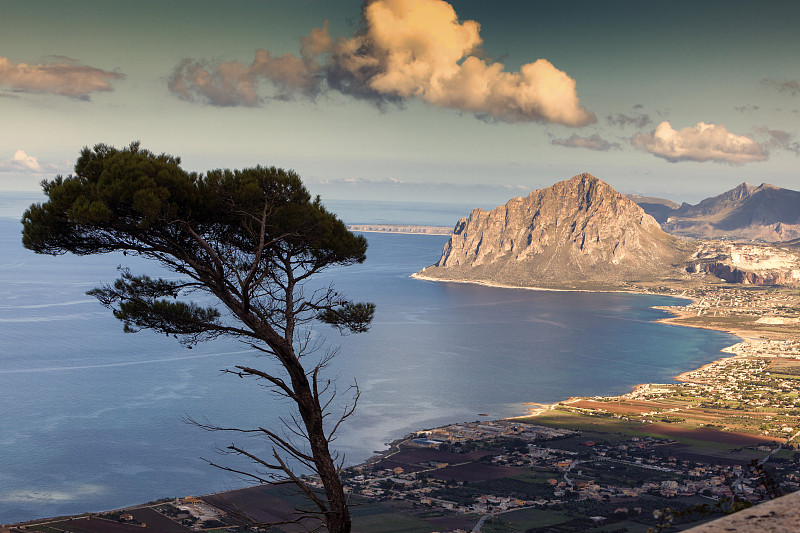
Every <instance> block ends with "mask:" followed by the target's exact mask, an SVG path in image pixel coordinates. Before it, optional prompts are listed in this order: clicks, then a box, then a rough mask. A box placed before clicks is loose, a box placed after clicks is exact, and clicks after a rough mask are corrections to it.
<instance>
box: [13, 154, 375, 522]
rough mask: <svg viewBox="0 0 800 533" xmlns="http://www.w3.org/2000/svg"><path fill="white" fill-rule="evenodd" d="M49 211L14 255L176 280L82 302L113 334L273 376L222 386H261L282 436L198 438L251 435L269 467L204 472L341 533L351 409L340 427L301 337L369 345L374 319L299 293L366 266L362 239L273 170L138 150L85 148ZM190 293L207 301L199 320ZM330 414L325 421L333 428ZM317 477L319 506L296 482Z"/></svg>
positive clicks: (26, 220) (30, 221)
mask: <svg viewBox="0 0 800 533" xmlns="http://www.w3.org/2000/svg"><path fill="white" fill-rule="evenodd" d="M42 186H43V189H44V192H45V194H46V195H47V201H46V202H45V203H43V204H34V205H32V206H30V207H29V208H28V210H27V211H26V212H25V214H24V216H23V221H22V222H23V226H24V230H23V237H22V240H23V244H24V245H25V247H27V248H29V249H31V250H33V251H35V252H37V253H43V254H52V255H59V254H64V253H67V252H70V253H74V254H77V255H91V254H100V253H107V252H115V251H121V252H122V253H123V254H132V255H136V256H141V257H144V258H147V259H151V260H153V261H155V262H156V263H158V264H160V265H161V266H162V267H164V268H166V269H167V270H170V271H172V272H174V273H176V274H178V275H179V276H180V277H181V278H182V279H179V280H176V279H172V278H170V279H163V278H153V277H150V276H148V275H134V274H133V273H131V272H130V271H129V270H127V269H124V268H123V269H122V271H121V277H120V278H119V279H118V280H117V281H116V282H114V283H112V284H108V285H105V286H103V287H99V288H97V289H94V290H92V291H90V294H92V295H94V296H95V297H97V299H98V300H99V301H100V302H101V303H102V304H103V305H105V306H106V307H108V308H110V309H111V310H112V311H113V313H114V316H115V317H117V318H118V319H119V320H121V321H122V322H123V323H124V326H125V331H127V332H136V331H139V330H142V329H151V330H154V331H156V332H160V333H165V334H167V335H172V336H175V337H176V338H178V339H180V341H181V342H182V343H184V344H185V345H187V346H188V347H191V346H192V345H194V344H195V343H197V342H200V341H204V340H208V339H214V338H217V337H223V336H225V337H232V338H235V339H238V340H240V341H242V342H244V343H245V344H247V345H249V346H251V347H252V348H253V349H255V350H257V351H258V352H261V353H263V354H266V355H268V356H270V357H272V358H275V359H276V360H277V361H279V362H280V368H281V373H272V372H270V371H266V370H264V369H259V368H254V367H250V366H246V365H240V366H236V367H235V368H233V369H229V370H228V372H229V373H231V374H233V375H236V376H239V377H241V378H253V379H258V380H263V381H264V382H266V384H267V385H268V386H269V387H271V389H272V390H273V391H275V392H277V393H278V394H279V395H281V396H283V397H285V398H288V399H290V400H291V401H292V404H293V407H294V411H293V412H292V413H291V414H290V416H288V417H286V418H285V420H286V421H287V427H285V428H283V431H280V430H276V429H269V428H264V427H254V428H230V427H223V426H212V425H209V424H198V425H200V426H201V427H203V428H205V429H209V430H218V431H228V432H232V433H234V434H239V435H253V434H255V435H260V436H262V437H264V438H266V439H268V440H269V441H270V442H271V444H272V456H271V457H257V456H255V455H254V454H252V453H250V452H248V451H247V449H246V448H244V447H241V446H239V445H236V444H232V445H231V446H229V447H228V449H227V451H228V452H229V453H230V454H233V455H235V456H239V457H242V458H245V459H246V460H248V461H250V462H252V465H253V467H252V468H246V469H241V468H235V467H232V466H227V465H217V464H215V463H213V462H210V461H209V462H210V463H211V464H212V465H214V466H218V467H219V468H223V469H225V470H230V471H232V472H236V473H239V474H242V475H245V476H247V477H250V478H251V479H253V480H256V481H258V482H275V481H285V480H289V481H292V482H294V483H295V484H296V485H297V486H298V487H299V488H300V489H301V491H302V492H303V493H304V494H305V496H306V497H307V498H308V499H309V500H311V501H312V502H313V504H314V507H315V509H314V510H313V512H312V511H307V512H306V511H304V512H299V511H298V513H297V514H296V515H295V517H294V518H292V521H300V520H303V519H307V518H315V519H317V520H319V522H320V523H321V525H323V526H324V527H326V528H327V529H328V530H329V531H331V532H347V531H349V530H350V528H351V519H350V514H349V511H348V508H347V504H346V500H345V496H344V492H343V489H342V485H341V481H340V479H339V470H340V468H341V466H342V465H341V463H340V462H339V457H338V455H337V454H336V453H335V452H332V451H331V450H330V448H329V445H330V443H331V441H332V439H333V438H334V435H335V433H336V430H337V429H338V428H339V425H340V424H341V423H342V422H343V421H344V420H345V419H347V418H348V417H349V416H350V415H351V414H352V412H353V409H355V404H356V401H357V399H358V388H357V385H353V386H352V387H351V388H350V391H351V392H352V393H353V397H352V401H350V402H348V403H346V404H345V405H344V406H339V407H340V408H341V409H342V410H341V411H339V412H338V413H330V412H329V411H330V410H331V409H334V408H337V405H338V404H337V403H336V402H334V399H335V397H336V393H337V390H336V384H335V382H332V381H331V380H329V379H327V378H324V377H323V373H324V370H325V368H326V366H327V365H328V363H329V361H330V357H331V353H330V352H327V353H325V354H321V355H318V356H317V359H316V362H312V364H309V363H308V362H307V361H308V359H303V358H304V357H305V356H308V355H311V354H312V353H314V352H315V351H317V350H318V349H319V348H320V347H319V346H317V345H315V343H314V342H313V340H312V336H311V335H310V332H309V331H308V330H307V326H308V325H309V324H310V323H312V322H314V321H322V322H326V323H328V324H331V325H333V326H334V327H337V328H339V329H340V330H341V331H343V332H346V331H349V332H356V333H357V332H364V331H367V329H368V327H369V324H370V321H371V319H372V315H373V311H374V306H373V305H372V304H366V303H355V302H351V301H349V300H347V299H346V298H345V297H344V296H342V295H340V294H339V293H337V292H336V291H335V290H334V289H333V288H332V287H329V288H327V289H323V290H317V291H309V292H304V290H303V289H304V286H305V285H306V283H307V282H308V280H309V279H310V278H311V277H312V276H314V275H315V274H317V273H319V272H320V271H322V270H324V269H326V268H328V267H330V266H332V265H351V264H354V263H360V262H362V261H364V259H365V253H366V248H367V243H366V240H365V239H364V238H363V237H359V236H355V235H353V234H352V233H350V232H349V231H347V228H346V227H345V226H344V224H343V223H342V222H341V221H340V220H339V219H337V218H336V217H335V216H334V215H332V214H331V213H329V212H327V211H326V210H325V208H324V207H323V206H322V205H321V203H320V200H319V198H318V197H317V198H316V199H312V198H311V196H310V195H309V193H308V191H307V190H306V189H305V188H304V187H303V185H302V183H301V181H300V178H299V177H298V176H297V175H296V174H295V173H294V172H290V171H285V170H281V169H278V168H275V167H271V168H264V167H256V168H249V169H244V170H234V171H231V170H214V171H210V172H208V173H206V174H196V173H189V172H186V171H184V170H183V169H182V168H181V167H180V159H179V158H176V157H173V156H170V155H166V154H161V155H156V154H154V153H152V152H149V151H147V150H143V149H141V148H140V146H139V144H138V143H133V144H131V145H130V146H129V147H127V148H125V149H122V150H119V149H116V148H113V147H110V146H106V145H102V144H100V145H97V146H95V147H94V148H93V149H89V148H84V149H83V150H82V151H81V154H80V157H79V158H78V160H77V162H76V165H75V175H70V176H68V177H66V178H64V177H62V176H57V177H56V178H55V179H53V180H51V181H44V182H43V183H42ZM192 293H195V294H201V295H204V296H206V297H210V298H211V299H213V300H214V304H215V305H211V306H201V305H198V304H196V303H194V302H193V301H190V300H187V299H186V297H187V296H188V295H190V294H192ZM331 414H335V415H336V416H333V417H331V416H330V415H331ZM298 466H300V467H303V469H304V470H306V471H308V470H310V471H311V472H313V473H315V474H317V475H318V476H319V478H320V479H321V481H322V484H323V486H324V493H319V492H316V491H314V490H313V489H312V487H311V486H310V485H309V484H308V483H307V482H306V481H305V480H304V479H303V478H301V476H300V475H299V474H298V473H296V472H295V469H297V468H298Z"/></svg>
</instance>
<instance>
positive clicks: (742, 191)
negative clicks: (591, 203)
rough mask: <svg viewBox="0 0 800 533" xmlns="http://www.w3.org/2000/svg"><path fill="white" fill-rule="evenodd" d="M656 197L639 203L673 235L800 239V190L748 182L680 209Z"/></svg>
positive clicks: (681, 206) (769, 240)
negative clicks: (670, 207) (660, 201)
mask: <svg viewBox="0 0 800 533" xmlns="http://www.w3.org/2000/svg"><path fill="white" fill-rule="evenodd" d="M654 200H660V199H642V200H638V201H637V203H638V204H639V205H640V207H642V208H643V209H644V210H645V211H646V212H648V213H649V214H651V215H653V216H654V217H655V218H656V219H657V220H658V222H659V223H660V224H661V227H662V229H664V231H666V232H667V233H670V234H672V235H677V236H680V237H690V238H706V239H708V238H730V239H748V240H763V241H768V242H782V241H789V240H792V239H797V238H800V192H798V191H793V190H791V189H784V188H781V187H776V186H774V185H770V184H768V183H762V184H761V185H757V186H754V185H750V184H749V183H747V182H744V183H741V184H739V185H737V186H736V187H734V188H733V189H731V190H729V191H725V192H723V193H722V194H719V195H717V196H713V197H710V198H706V199H704V200H702V201H701V202H699V203H697V204H695V205H691V204H688V203H686V202H684V203H683V204H681V205H680V206H679V207H677V208H676V209H669V205H668V204H665V203H659V202H658V201H654ZM635 201H636V200H635ZM662 202H670V201H669V200H663V201H662Z"/></svg>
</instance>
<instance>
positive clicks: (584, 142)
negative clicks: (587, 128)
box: [550, 133, 621, 152]
mask: <svg viewBox="0 0 800 533" xmlns="http://www.w3.org/2000/svg"><path fill="white" fill-rule="evenodd" d="M550 143H551V144H555V145H556V146H566V147H568V148H586V149H587V150H596V151H598V152H607V151H609V150H618V149H620V148H621V147H620V145H619V143H614V142H610V141H607V140H605V139H603V138H602V137H600V135H598V134H596V133H595V134H593V135H591V136H589V137H581V136H579V135H577V134H573V135H572V136H571V137H569V138H568V139H553V140H552V141H550Z"/></svg>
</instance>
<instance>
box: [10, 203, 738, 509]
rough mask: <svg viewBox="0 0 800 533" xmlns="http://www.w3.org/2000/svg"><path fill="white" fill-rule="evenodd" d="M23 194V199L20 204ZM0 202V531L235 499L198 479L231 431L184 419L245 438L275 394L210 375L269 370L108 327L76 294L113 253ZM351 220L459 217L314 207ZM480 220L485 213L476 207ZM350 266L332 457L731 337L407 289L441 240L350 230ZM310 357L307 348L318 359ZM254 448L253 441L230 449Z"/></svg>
mask: <svg viewBox="0 0 800 533" xmlns="http://www.w3.org/2000/svg"><path fill="white" fill-rule="evenodd" d="M34 199H35V198H34ZM30 201H31V197H22V196H17V197H9V198H0V409H1V410H2V411H1V412H2V413H3V414H2V416H0V523H10V522H16V521H21V520H26V519H31V518H35V517H42V516H53V515H59V514H68V513H69V514H71V513H79V512H84V511H98V510H103V509H110V508H116V507H122V506H125V505H131V504H136V503H141V502H145V501H149V500H154V499H157V498H161V497H174V496H180V495H188V494H203V493H210V492H215V491H219V490H226V489H231V488H237V487H241V486H243V485H244V482H243V481H242V480H240V479H236V478H232V477H230V475H228V474H226V473H224V472H222V471H219V470H217V469H214V468H212V467H210V466H208V465H207V464H206V463H205V462H203V460H202V459H201V458H207V459H211V460H214V461H224V460H225V458H224V457H220V456H219V455H217V454H216V453H215V449H216V448H220V447H224V446H226V445H228V444H230V443H231V442H232V441H233V440H234V438H233V437H232V436H230V435H222V434H219V433H207V432H203V431H201V430H198V429H197V428H195V427H193V426H190V425H187V424H186V423H184V422H182V419H183V418H185V417H187V416H190V417H194V418H196V419H201V420H203V419H208V420H209V421H211V422H216V423H220V424H226V425H228V424H230V425H232V426H240V427H249V426H254V425H264V424H273V425H274V424H276V423H277V417H278V416H279V415H280V414H281V413H284V412H285V411H284V408H285V406H284V405H283V404H282V402H281V401H280V399H278V398H276V397H275V396H273V395H271V394H270V393H269V392H268V391H266V390H264V389H263V388H261V387H259V386H257V385H256V384H255V383H252V382H248V381H247V380H242V379H238V378H235V377H232V376H230V375H224V374H222V373H221V372H220V370H221V369H224V368H228V367H231V366H232V365H235V364H247V365H261V366H264V367H266V368H272V366H271V365H272V363H271V361H270V360H268V359H265V358H258V357H255V356H254V355H253V354H252V353H251V352H250V350H248V349H247V347H246V346H243V345H241V344H238V343H236V342H230V341H225V342H223V341H215V342H211V343H206V344H203V345H199V346H197V347H195V348H194V349H193V350H188V349H186V348H184V347H182V346H180V345H179V344H178V343H177V342H176V341H174V340H172V339H168V338H165V337H163V336H159V335H155V334H152V333H148V332H142V333H138V334H124V333H123V332H122V326H121V324H120V323H119V322H118V321H116V320H115V319H114V318H113V317H111V315H110V312H109V311H107V310H106V309H104V308H103V307H101V306H100V305H99V304H98V303H97V302H96V301H95V300H94V299H93V298H90V297H87V296H86V295H85V292H86V291H87V290H88V289H91V288H93V287H95V286H97V285H98V284H100V283H102V282H108V281H112V280H113V279H114V278H115V277H116V274H117V272H116V267H117V265H119V264H121V263H124V264H126V265H128V266H130V267H131V268H132V270H134V271H135V272H152V268H151V267H149V266H148V265H147V263H146V262H144V261H141V260H139V261H132V260H131V259H130V258H123V257H121V256H117V255H114V256H112V255H106V256H98V257H74V256H69V255H68V256H60V257H49V256H38V255H35V254H33V253H31V252H29V251H27V250H24V249H23V248H22V246H21V244H20V241H19V231H20V225H19V211H20V206H22V205H27V203H29V202H30ZM327 205H328V206H329V207H330V208H331V210H333V211H335V212H337V213H340V214H341V216H342V218H343V219H344V220H345V221H347V222H352V223H378V222H386V223H392V222H395V223H415V222H416V223H423V224H433V225H452V224H454V223H455V221H456V220H457V219H458V218H459V217H460V216H464V215H466V214H468V212H469V206H453V205H449V204H441V205H437V204H422V203H420V204H401V203H392V202H382V203H380V204H364V203H359V202H328V203H327ZM482 207H491V206H482ZM367 238H368V240H369V244H370V248H369V251H368V259H367V261H366V262H365V263H364V264H363V265H358V266H355V267H349V268H346V269H337V270H330V271H328V272H326V273H325V274H324V275H322V276H320V278H319V280H318V282H319V283H321V284H328V283H330V282H335V283H336V287H337V288H338V289H339V290H342V291H344V292H345V293H347V294H348V295H350V296H351V297H353V298H354V299H357V300H366V301H372V302H375V303H376V304H377V309H378V310H377V314H376V317H375V323H374V325H373V327H372V330H371V331H370V332H369V333H367V334H364V335H353V336H347V337H340V336H339V335H338V334H337V333H336V332H335V331H334V330H331V329H319V330H318V331H316V332H315V333H314V335H315V338H316V339H317V340H319V341H325V342H327V343H328V344H323V350H324V349H325V347H327V348H328V349H332V348H335V347H339V354H338V355H337V356H336V357H335V359H334V362H333V364H332V365H331V368H330V370H331V375H332V376H334V377H336V376H338V384H339V388H340V389H341V390H342V391H344V390H345V389H346V388H347V386H348V385H350V384H351V383H353V380H357V382H358V385H359V387H360V389H361V393H362V394H361V400H360V402H359V406H358V410H357V413H356V415H355V416H354V417H353V418H352V419H351V420H350V421H349V423H348V424H347V425H346V426H345V427H344V428H343V430H342V432H341V436H340V438H339V439H338V440H337V441H336V443H335V444H336V447H337V448H338V449H339V450H341V451H342V452H344V453H345V454H346V459H347V462H348V463H351V464H352V463H355V462H359V461H361V460H363V459H365V458H367V457H368V456H369V455H371V454H372V452H373V450H380V449H382V448H383V446H384V444H385V443H386V442H389V441H391V440H393V439H395V438H398V437H401V436H402V435H404V434H406V433H408V432H410V431H412V430H414V429H421V428H428V427H434V426H437V425H441V424H445V423H450V422H459V421H467V420H476V419H478V418H481V414H488V415H489V417H503V416H509V415H517V414H522V413H524V412H525V407H524V405H522V404H523V403H524V402H551V401H555V400H561V399H564V398H567V397H569V396H573V395H596V394H616V393H624V392H626V391H628V390H630V388H631V386H633V385H634V384H636V383H640V382H647V381H657V382H658V381H661V382H665V381H671V378H672V376H674V375H675V374H677V373H679V372H681V371H684V370H688V369H691V368H696V367H698V366H700V365H702V364H704V363H707V362H709V361H711V360H713V359H716V358H717V357H719V355H720V354H719V350H720V349H721V348H723V347H725V346H728V345H730V344H733V343H734V342H735V340H736V339H735V338H734V337H731V336H729V335H726V334H722V333H717V332H713V331H705V330H697V329H690V328H679V327H675V326H669V325H663V324H655V323H654V322H653V321H654V320H656V319H658V318H660V317H662V316H664V313H662V312H660V311H656V310H653V309H651V306H654V305H667V304H670V303H673V302H675V300H673V299H669V298H665V297H652V296H640V295H627V294H611V293H596V294H589V293H562V292H538V291H526V290H513V289H499V288H489V287H481V286H470V285H464V284H447V283H433V282H426V281H418V280H413V279H411V278H409V277H408V276H409V274H411V273H413V272H415V271H417V270H419V269H420V268H422V267H423V266H427V265H429V264H431V263H433V262H435V261H436V260H437V259H438V257H439V254H440V253H441V249H442V246H443V244H444V243H445V241H446V238H444V237H441V236H427V235H380V234H367ZM320 353H323V352H320ZM236 442H237V443H239V444H242V443H245V444H247V445H248V446H250V447H251V448H252V449H254V450H255V451H257V452H261V453H265V452H266V450H265V448H264V446H263V444H261V443H260V442H259V441H256V440H252V441H243V440H242V439H241V438H236Z"/></svg>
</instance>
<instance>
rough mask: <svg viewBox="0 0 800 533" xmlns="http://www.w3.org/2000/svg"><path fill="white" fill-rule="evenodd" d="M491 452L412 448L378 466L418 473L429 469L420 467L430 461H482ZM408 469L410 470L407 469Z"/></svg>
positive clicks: (380, 462) (402, 449) (379, 463)
mask: <svg viewBox="0 0 800 533" xmlns="http://www.w3.org/2000/svg"><path fill="white" fill-rule="evenodd" d="M488 454H489V452H486V451H481V450H477V451H474V452H470V453H445V452H440V451H439V450H434V449H432V448H411V447H403V448H401V451H400V452H398V453H396V454H394V455H392V456H391V457H389V458H387V459H382V460H380V461H379V462H378V463H377V464H376V466H377V467H378V468H395V467H397V466H401V467H403V469H406V471H412V472H416V471H417V470H423V469H425V468H427V467H425V466H418V465H420V464H421V463H427V462H428V461H438V462H440V463H465V462H467V461H474V460H476V459H480V458H481V457H483V456H484V455H488ZM412 466H413V468H411V467H412ZM407 467H408V468H407Z"/></svg>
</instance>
